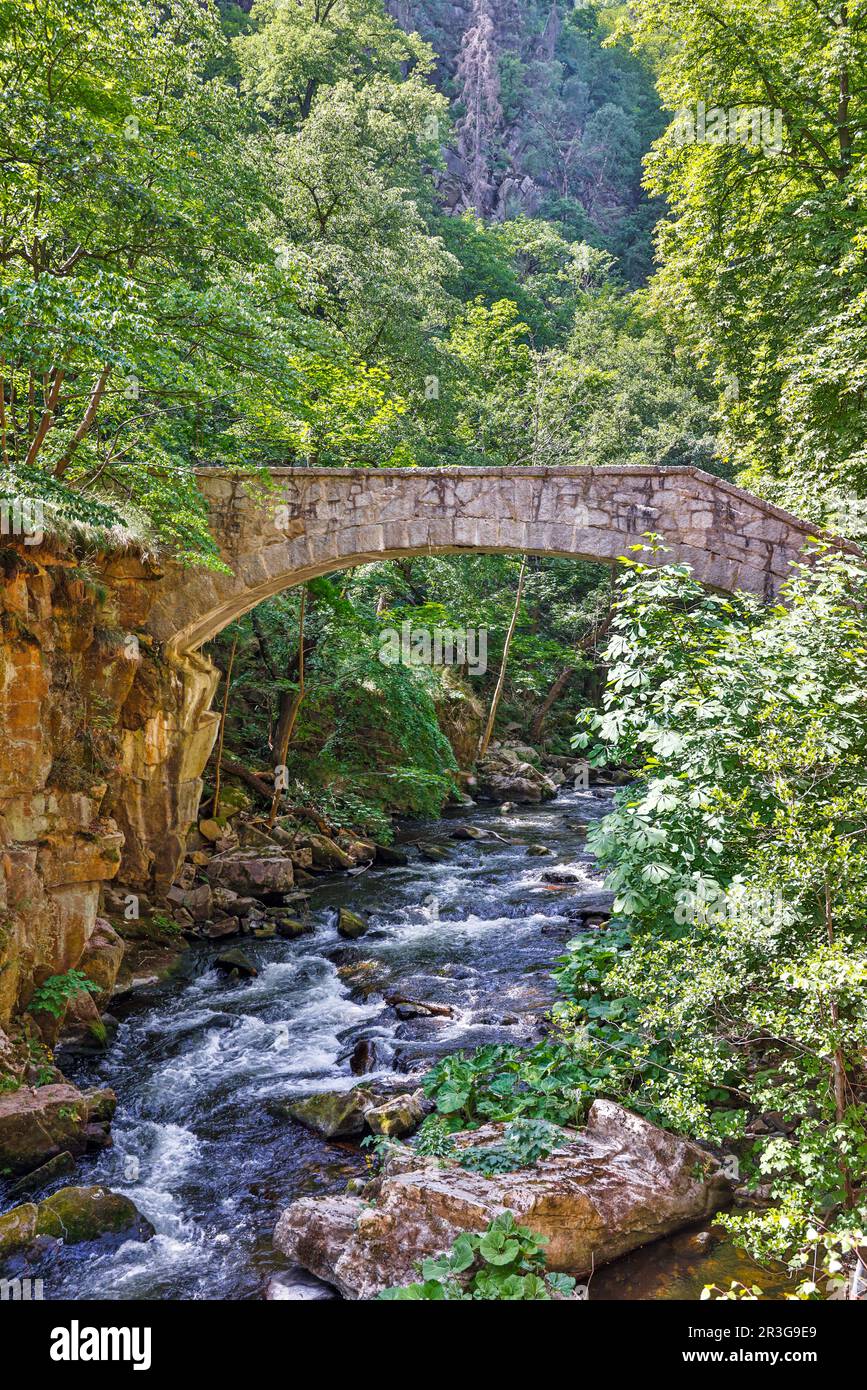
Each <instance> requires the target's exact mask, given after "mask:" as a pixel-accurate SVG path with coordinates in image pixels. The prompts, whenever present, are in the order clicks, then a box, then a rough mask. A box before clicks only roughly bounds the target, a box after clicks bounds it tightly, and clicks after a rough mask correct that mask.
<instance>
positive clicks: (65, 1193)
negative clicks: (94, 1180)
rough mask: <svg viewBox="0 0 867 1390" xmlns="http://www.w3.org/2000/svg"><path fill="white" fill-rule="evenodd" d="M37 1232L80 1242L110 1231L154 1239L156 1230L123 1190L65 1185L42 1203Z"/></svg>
mask: <svg viewBox="0 0 867 1390" xmlns="http://www.w3.org/2000/svg"><path fill="white" fill-rule="evenodd" d="M36 1234H37V1235H39V1236H54V1237H55V1238H56V1239H58V1240H62V1241H63V1242H64V1244H65V1245H76V1244H77V1243H78V1242H79V1241H83V1240H97V1239H98V1238H99V1237H100V1236H107V1235H111V1236H123V1237H124V1239H126V1240H150V1238H151V1236H152V1235H154V1234H155V1231H154V1228H153V1226H152V1225H151V1223H150V1222H149V1221H147V1220H146V1219H145V1217H143V1216H142V1214H141V1212H140V1211H139V1210H138V1207H136V1206H135V1204H134V1203H133V1202H131V1201H130V1199H129V1198H128V1197H124V1196H123V1195H122V1194H121V1193H120V1192H112V1191H111V1190H110V1189H109V1188H107V1187H61V1188H60V1190H59V1192H54V1193H52V1195H51V1196H50V1197H46V1198H45V1201H44V1202H40V1203H39V1207H38V1216H37V1219H36Z"/></svg>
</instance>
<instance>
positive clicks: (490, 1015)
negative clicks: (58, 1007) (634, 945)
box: [29, 789, 750, 1299]
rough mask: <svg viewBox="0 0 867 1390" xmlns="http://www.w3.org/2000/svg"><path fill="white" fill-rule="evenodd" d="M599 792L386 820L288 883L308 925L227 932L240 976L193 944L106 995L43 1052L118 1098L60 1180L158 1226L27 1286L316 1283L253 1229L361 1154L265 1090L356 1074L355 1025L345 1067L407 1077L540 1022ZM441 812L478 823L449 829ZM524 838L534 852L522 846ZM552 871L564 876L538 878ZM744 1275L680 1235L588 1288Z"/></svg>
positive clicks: (241, 1287)
mask: <svg viewBox="0 0 867 1390" xmlns="http://www.w3.org/2000/svg"><path fill="white" fill-rule="evenodd" d="M610 805H611V802H610V792H608V791H603V790H601V789H592V790H590V791H572V790H569V791H566V792H565V793H561V795H560V796H559V797H558V798H557V799H556V801H552V802H548V803H546V804H545V805H543V806H538V807H518V808H515V809H514V810H512V811H510V812H507V813H505V814H503V813H500V811H499V809H498V808H496V807H476V808H474V809H472V810H470V811H464V810H460V811H458V812H456V813H455V814H454V815H451V816H449V817H447V818H446V819H444V820H442V821H437V822H426V823H422V824H414V825H413V826H411V827H406V828H404V831H403V832H402V835H401V839H402V840H403V841H404V842H405V843H406V845H407V853H408V855H409V863H408V865H407V866H406V867H391V868H372V869H370V870H368V871H367V872H365V873H362V874H357V875H344V876H341V877H333V878H328V879H322V880H319V881H318V882H317V883H316V884H315V885H314V886H313V887H312V889H311V890H310V893H309V897H306V898H299V899H297V900H296V901H295V902H294V903H293V910H295V911H297V912H299V913H304V914H307V917H308V920H309V922H310V923H311V924H312V925H313V928H314V930H313V932H312V933H311V934H310V935H307V936H304V937H300V938H298V939H296V940H294V941H284V940H282V939H279V938H275V939H271V940H256V939H253V938H244V939H243V940H242V941H241V942H240V943H239V944H240V945H241V947H242V949H243V951H244V953H245V954H246V955H247V956H248V957H249V959H250V960H251V961H252V962H253V963H254V964H255V966H256V967H257V969H258V972H259V973H258V975H257V977H256V978H253V979H244V980H236V979H229V978H227V977H226V976H225V975H223V974H220V973H219V972H218V971H217V970H215V968H214V965H213V961H214V958H215V956H216V955H218V954H219V951H220V949H221V945H218V944H216V943H207V944H205V943H196V944H195V945H193V946H192V948H191V949H190V950H189V951H188V952H187V953H186V954H185V956H184V958H183V961H182V964H181V966H180V968H179V969H178V970H177V971H175V972H174V973H173V974H172V976H171V977H170V978H168V979H166V980H164V981H162V982H161V983H158V984H154V985H152V986H149V987H147V988H144V989H140V990H137V991H135V992H134V993H133V994H132V995H131V996H129V997H128V998H127V999H124V1000H119V1001H116V1002H115V1003H114V1004H113V1011H114V1012H115V1013H116V1014H117V1015H118V1017H120V1019H121V1023H120V1028H119V1031H118V1034H117V1038H116V1040H115V1041H114V1042H113V1044H112V1045H111V1047H110V1049H109V1051H108V1052H107V1053H106V1054H105V1055H103V1056H101V1057H100V1058H98V1059H95V1060H90V1059H87V1060H84V1059H81V1058H76V1059H69V1060H68V1061H66V1062H63V1065H64V1069H65V1071H66V1072H67V1074H68V1075H69V1076H70V1078H71V1079H72V1080H74V1081H76V1082H77V1083H79V1084H80V1085H82V1086H111V1087H113V1088H114V1090H115V1091H116V1093H117V1095H118V1100H119V1103H118V1109H117V1115H116V1118H115V1122H114V1126H113V1135H114V1147H113V1148H112V1149H109V1150H106V1151H105V1152H104V1153H102V1154H101V1155H99V1156H98V1157H97V1158H96V1159H93V1160H87V1161H83V1162H82V1163H81V1164H80V1165H79V1169H78V1175H77V1176H76V1178H75V1179H74V1180H75V1181H77V1182H85V1183H104V1184H106V1185H108V1186H110V1187H112V1188H113V1189H115V1190H117V1191H121V1192H124V1193H126V1194H127V1195H129V1196H130V1197H131V1198H132V1200H133V1201H134V1202H135V1203H136V1205H137V1206H138V1207H139V1209H140V1210H141V1211H142V1212H143V1213H144V1214H145V1215H146V1216H147V1217H148V1218H149V1220H150V1221H151V1222H152V1224H153V1225H154V1227H155V1228H156V1232H157V1233H156V1235H155V1237H154V1238H153V1239H152V1240H150V1241H148V1242H146V1243H137V1242H133V1241H128V1242H126V1243H125V1244H123V1245H122V1246H121V1247H120V1248H119V1249H110V1248H106V1247H104V1246H100V1245H97V1244H90V1245H83V1246H72V1247H62V1246H58V1247H56V1248H54V1249H53V1250H49V1251H46V1252H45V1253H44V1254H43V1255H42V1256H40V1257H39V1258H38V1259H37V1260H36V1261H34V1262H33V1263H32V1266H31V1268H30V1271H29V1272H30V1273H31V1274H33V1275H41V1276H43V1277H44V1280H45V1288H46V1297H50V1298H80V1299H101V1298H112V1299H154V1298H171V1299H250V1298H254V1299H255V1298H261V1297H263V1296H265V1292H266V1290H267V1289H268V1287H269V1285H270V1287H271V1296H274V1295H275V1291H276V1296H278V1297H294V1298H303V1297H317V1296H326V1295H327V1293H328V1291H327V1290H325V1288H324V1286H321V1285H317V1284H316V1281H313V1280H311V1279H308V1278H306V1277H305V1276H304V1275H303V1274H301V1273H300V1272H299V1271H293V1270H291V1269H287V1264H286V1261H285V1259H284V1258H283V1257H282V1256H281V1255H280V1254H279V1253H278V1252H276V1251H275V1250H274V1248H273V1245H272V1241H271V1234H272V1231H273V1228H274V1225H275V1222H276V1220H277V1217H278V1216H279V1214H280V1212H281V1210H282V1209H283V1208H284V1207H285V1206H287V1205H288V1204H289V1203H290V1202H291V1201H292V1200H293V1199H294V1198H295V1197H298V1196H301V1195H310V1194H315V1193H319V1192H331V1191H339V1190H341V1189H342V1188H343V1187H344V1186H345V1183H346V1181H347V1179H348V1178H349V1177H351V1176H353V1175H355V1174H358V1173H360V1172H363V1171H364V1167H365V1159H364V1157H363V1155H362V1154H361V1153H360V1152H359V1150H358V1149H357V1148H355V1147H353V1146H351V1145H346V1144H336V1143H326V1142H324V1141H323V1140H320V1139H319V1138H317V1137H316V1136H315V1135H313V1134H312V1133H310V1132H308V1131H307V1130H305V1129H304V1128H302V1127H301V1126H300V1125H299V1124H297V1123H295V1122H294V1121H292V1120H290V1119H286V1118H285V1117H283V1116H282V1115H281V1114H280V1113H279V1102H280V1101H281V1100H285V1099H286V1098H288V1097H292V1096H298V1095H300V1094H304V1093H308V1092H315V1091H322V1090H335V1089H338V1088H344V1087H349V1086H351V1085H354V1084H356V1083H357V1081H358V1080H359V1077H358V1076H355V1075H353V1073H352V1071H351V1070H350V1058H351V1056H352V1053H353V1051H354V1049H355V1047H356V1044H357V1043H358V1042H359V1040H366V1042H367V1043H368V1044H370V1045H372V1047H373V1056H374V1062H375V1069H374V1070H373V1071H372V1072H370V1073H369V1074H368V1075H367V1076H366V1078H365V1079H367V1080H371V1081H377V1080H379V1081H383V1082H388V1083H391V1082H394V1081H395V1080H396V1079H397V1078H400V1079H402V1080H404V1081H406V1082H407V1088H408V1089H409V1088H411V1086H412V1085H413V1084H414V1083H415V1081H416V1080H417V1078H418V1076H419V1075H420V1074H421V1073H422V1072H423V1070H424V1069H425V1068H426V1067H427V1066H428V1065H429V1064H430V1062H431V1061H432V1060H433V1059H435V1058H436V1057H437V1056H441V1055H443V1054H444V1053H446V1052H450V1051H456V1050H458V1049H460V1048H463V1049H471V1048H473V1047H477V1046H480V1045H482V1044H483V1043H487V1042H512V1043H518V1044H522V1043H529V1042H532V1041H534V1040H535V1039H536V1038H538V1037H539V1036H541V1034H542V1031H543V1026H544V1025H543V1018H544V1014H545V1012H546V1010H547V1009H548V1008H549V1006H550V1003H551V1001H552V999H553V997H554V990H553V984H552V981H551V979H550V967H551V965H552V963H553V961H554V960H555V959H556V957H557V955H558V954H559V951H560V949H561V947H562V943H563V942H564V941H565V940H567V939H568V937H569V936H570V935H571V934H573V932H574V931H575V929H576V923H575V920H574V917H572V918H570V916H569V915H568V914H569V911H570V908H574V907H575V905H576V900H577V895H579V894H586V893H587V892H588V891H590V890H597V891H598V889H599V888H600V887H601V881H600V876H599V873H598V869H597V867H596V865H595V862H594V860H593V858H592V856H591V855H589V854H588V852H587V850H586V845H585V840H584V833H583V826H584V825H586V824H587V823H588V822H590V821H592V820H594V819H597V818H599V817H600V816H602V815H604V814H605V813H606V812H607V811H608V810H609V809H610ZM458 824H467V825H470V826H473V827H476V828H478V829H480V830H482V831H485V832H488V833H491V834H492V838H489V839H485V840H484V841H482V840H473V839H466V840H465V839H455V838H452V832H453V831H454V830H455V829H456V826H457V825H458ZM540 843H541V844H543V845H545V846H546V847H547V848H548V850H549V851H550V852H549V854H548V855H546V856H538V857H536V856H532V855H528V847H529V846H530V845H533V844H540ZM431 845H433V846H444V847H445V854H444V857H443V858H441V859H440V860H439V861H438V862H431V861H430V860H428V859H426V858H425V857H424V849H425V847H426V846H431ZM552 870H555V871H568V873H569V874H571V875H573V876H574V880H575V881H574V882H573V883H571V884H569V885H568V886H566V887H564V886H559V885H553V884H551V883H550V882H548V881H546V880H547V875H549V874H550V873H551V871H552ZM340 906H346V907H349V908H351V909H352V910H354V911H356V912H360V913H363V914H365V915H368V914H369V917H370V928H369V930H368V932H367V934H366V935H365V936H364V937H363V938H362V939H361V940H359V941H358V942H353V943H348V942H346V941H344V940H343V939H342V938H341V937H340V936H339V935H338V934H337V930H336V923H335V919H336V909H337V908H339V907H340ZM230 944H235V943H230ZM222 946H223V948H224V946H225V943H223V944H222ZM392 992H397V993H399V994H401V995H403V996H405V997H407V998H411V999H421V1000H426V1001H433V1002H438V1003H444V1004H448V1005H449V1006H451V1008H452V1011H453V1016H452V1017H451V1018H445V1017H438V1018H423V1019H421V1018H417V1019H412V1020H409V1021H403V1022H401V1021H400V1020H399V1019H398V1018H397V1016H396V1013H395V1011H394V1009H393V1008H392V1007H390V1006H388V1005H387V1004H386V1002H385V998H384V995H386V994H389V993H392ZM65 1181H66V1182H69V1181H70V1179H69V1178H67V1179H65ZM56 1185H60V1184H56ZM711 1245H712V1251H709V1246H711ZM713 1252H716V1253H713ZM749 1273H750V1271H749V1270H748V1269H746V1270H745V1269H744V1268H743V1267H742V1261H740V1260H739V1259H738V1257H737V1256H735V1254H734V1252H733V1251H731V1250H730V1249H729V1248H728V1247H726V1246H718V1245H715V1244H713V1242H710V1240H709V1238H708V1237H707V1236H706V1235H705V1234H704V1233H701V1232H699V1233H686V1234H684V1235H681V1236H678V1237H675V1238H674V1239H673V1240H669V1241H664V1242H658V1243H657V1245H656V1246H654V1247H650V1248H648V1250H646V1251H639V1252H636V1254H634V1255H632V1256H630V1257H627V1259H626V1260H621V1261H618V1262H617V1264H616V1265H612V1266H610V1267H609V1269H608V1270H602V1271H599V1272H598V1273H597V1275H596V1277H595V1279H594V1281H593V1284H592V1285H591V1298H597V1297H602V1298H626V1299H629V1298H653V1297H682V1298H695V1297H697V1296H698V1294H699V1292H700V1290H701V1287H702V1285H703V1284H704V1283H705V1282H708V1281H709V1280H713V1279H716V1278H719V1277H724V1278H725V1281H726V1283H727V1282H728V1278H734V1277H744V1276H745V1275H746V1274H749Z"/></svg>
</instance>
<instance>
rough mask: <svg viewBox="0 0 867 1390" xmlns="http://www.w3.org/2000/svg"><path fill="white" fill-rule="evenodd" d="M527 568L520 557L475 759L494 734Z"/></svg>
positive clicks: (483, 751) (485, 748) (484, 752)
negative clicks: (519, 566) (494, 685)
mask: <svg viewBox="0 0 867 1390" xmlns="http://www.w3.org/2000/svg"><path fill="white" fill-rule="evenodd" d="M526 568H527V557H526V555H523V556H522V557H521V570H520V573H519V575H518V588H517V592H516V593H515V606H514V608H513V609H512V621H511V622H510V623H509V631H508V632H507V633H506V641H505V644H504V646H503V660H502V661H501V662H500V674H499V675H498V676H497V684H496V688H495V690H494V694H493V697H492V699H491V708H490V710H489V711H488V722H487V723H486V724H485V729H484V733H483V734H482V737H481V738H480V739H479V751H478V753H477V755H476V756H477V758H483V757H484V756H485V754H486V753H487V751H488V744H489V743H490V741H491V734H492V733H493V732H494V720H495V719H496V717H497V707H498V705H499V703H500V696H501V695H502V693H503V686H504V685H505V683H506V665H507V663H508V660H509V648H510V647H511V645H512V638H513V637H514V635H515V626H516V624H517V621H518V610H519V609H520V607H521V595H522V593H523V591H524V572H525V570H526Z"/></svg>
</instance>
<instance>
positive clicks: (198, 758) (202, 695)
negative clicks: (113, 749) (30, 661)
mask: <svg viewBox="0 0 867 1390" xmlns="http://www.w3.org/2000/svg"><path fill="white" fill-rule="evenodd" d="M265 483H266V484H267V485H264V484H263V480H262V479H261V478H258V477H257V475H255V474H253V473H251V474H250V475H249V476H239V475H238V474H237V473H232V472H230V471H227V470H224V469H220V468H208V469H202V470H201V471H200V473H199V485H200V487H201V490H202V492H203V494H204V496H205V498H206V500H207V503H208V507H209V510H210V524H211V528H212V532H213V534H214V536H215V537H216V539H217V541H218V543H219V546H220V551H221V555H222V557H223V559H224V561H225V562H226V565H227V566H228V568H229V571H230V572H229V573H225V574H220V573H215V572H214V571H210V570H204V569H202V570H199V569H192V570H191V569H189V568H187V569H182V568H180V567H177V566H169V567H168V568H167V569H166V571H165V573H163V574H162V575H161V577H160V578H158V579H157V580H156V582H155V583H154V585H153V586H152V592H153V602H152V604H151V606H150V612H149V616H148V618H147V620H146V623H145V624H144V630H145V631H146V632H147V633H148V634H149V636H150V639H151V640H152V642H153V647H154V652H155V654H156V656H157V657H158V664H159V666H160V668H161V675H160V682H159V695H158V697H156V696H152V695H148V696H147V697H146V699H145V700H144V704H145V708H144V709H143V710H142V711H141V716H140V717H139V716H138V715H137V721H136V727H135V728H134V729H133V730H131V731H129V732H125V733H124V740H125V744H126V746H127V749H128V752H127V755H126V757H125V766H124V769H123V771H122V774H121V779H120V781H119V782H118V783H117V787H116V790H115V791H114V794H113V795H112V796H111V798H110V807H111V813H112V815H113V816H114V818H115V819H116V820H117V822H118V824H119V826H120V828H121V830H122V831H123V833H124V837H125V845H124V850H123V857H124V862H123V866H122V868H121V873H120V878H121V880H122V881H124V882H126V883H129V884H132V885H138V886H150V887H154V886H156V888H157V890H159V888H160V886H165V885H166V884H167V883H168V882H170V881H171V877H172V874H173V873H174V870H175V867H176V865H177V864H178V862H179V861H180V858H181V857H182V854H183V847H184V841H185V836H186V833H187V828H188V826H189V825H190V824H191V823H192V822H193V821H194V820H195V818H196V815H197V809H198V804H199V797H200V795H201V788H202V782H201V777H202V773H203V771H204V768H205V765H206V763H207V760H208V757H209V755H210V752H211V749H212V747H213V744H214V740H215V738H216V734H217V728H218V724H219V716H218V715H217V714H216V713H215V712H214V711H213V710H212V709H211V701H212V699H213V695H214V691H215V689H216V685H217V680H218V672H217V670H216V668H215V667H214V666H213V665H212V664H211V662H210V661H208V660H207V658H206V657H205V656H204V655H203V654H202V653H201V652H200V651H199V648H200V647H201V646H202V644H203V643H205V642H207V641H208V639H209V638H211V637H214V636H215V635H216V634H217V633H218V632H219V631H220V630H221V629H222V628H223V627H225V625H226V624H227V623H229V622H231V621H232V619H234V618H236V617H238V616H240V615H241V614H243V613H245V612H247V611H248V610H249V609H251V608H253V607H255V605H256V604H258V603H261V602H262V600H263V599H266V598H268V597H270V596H271V595H273V594H276V593H278V592H280V591H281V590H282V589H286V588H288V587H290V586H292V585H293V584H298V583H301V582H303V581H304V580H306V579H311V578H314V577H315V576H317V575H321V574H326V573H328V572H329V571H333V570H340V569H345V568H348V567H351V566H353V565H359V564H365V563H368V562H371V561H375V560H383V559H387V558H392V557H397V556H409V555H421V554H444V553H453V552H461V551H488V552H497V551H499V552H519V551H525V552H528V553H532V554H537V555H558V556H571V557H573V558H575V559H580V560H594V561H602V562H608V563H614V562H615V561H616V559H617V557H618V556H620V555H623V554H625V553H626V552H627V551H628V548H629V546H630V545H634V544H635V543H636V542H637V541H638V540H639V539H640V537H641V536H642V535H643V534H644V533H645V532H648V531H653V532H657V533H658V534H660V535H661V536H663V537H664V539H665V543H666V545H667V547H668V554H667V556H666V559H670V560H676V561H684V562H688V563H689V564H690V565H692V567H693V571H694V573H695V575H696V578H697V579H698V580H700V581H701V582H702V583H704V584H707V585H708V586H711V587H713V588H716V589H720V590H728V591H730V590H733V589H736V588H741V589H745V590H749V591H751V592H753V593H756V594H758V595H760V596H761V597H763V598H766V599H770V598H772V597H773V595H774V594H775V593H776V591H777V590H778V588H779V586H780V584H781V582H782V580H783V579H784V577H785V574H786V569H787V566H788V564H789V562H790V561H791V560H793V559H795V558H796V557H797V556H798V554H799V552H800V551H801V549H802V547H803V545H804V543H805V542H806V540H807V538H808V536H809V534H810V527H809V526H808V525H807V524H806V523H804V522H802V521H799V520H798V519H797V518H796V517H793V516H790V515H788V514H787V513H786V512H784V511H781V510H780V509H779V508H777V507H774V506H772V505H771V504H770V503H768V502H765V501H762V500H761V499H760V498H758V497H754V496H753V495H751V494H750V493H748V492H745V491H743V490H742V489H740V488H737V487H733V486H732V485H731V484H729V483H726V482H722V481H721V480H720V479H719V478H715V477H713V476H711V475H710V474H707V473H703V472H702V471H701V470H699V469H695V468H656V467H647V468H630V467H622V468H617V467H607V468H581V467H563V468H506V469H504V468H454V469H421V468H420V469H339V468H335V469H312V468H296V469H293V468H275V469H272V470H271V471H270V474H269V477H268V479H266V480H265ZM145 668H146V670H147V668H148V663H147V662H145ZM142 676H143V682H142V683H144V682H145V681H146V680H147V679H150V677H148V676H147V675H146V671H145V672H143V673H142Z"/></svg>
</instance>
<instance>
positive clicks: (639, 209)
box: [386, 0, 661, 279]
mask: <svg viewBox="0 0 867 1390" xmlns="http://www.w3.org/2000/svg"><path fill="white" fill-rule="evenodd" d="M386 7H387V9H388V10H389V11H390V13H391V14H392V16H393V17H394V18H395V20H396V21H397V22H398V23H399V24H400V25H401V26H402V27H403V28H405V29H408V30H417V31H418V32H419V33H420V34H421V35H422V36H423V37H424V38H425V39H427V40H428V42H429V43H431V44H432V46H433V47H434V49H435V50H436V52H437V54H438V55H439V61H438V66H437V72H436V80H437V82H438V85H439V86H440V87H441V89H442V90H443V91H444V92H445V93H446V94H447V95H448V96H449V97H450V98H451V101H452V117H453V121H454V129H453V134H452V138H451V139H450V141H449V144H448V147H447V149H446V154H445V157H446V163H447V168H448V172H447V174H446V175H445V176H444V177H442V178H440V180H439V192H440V197H441V200H442V202H443V205H444V206H445V208H446V209H447V210H448V211H450V212H463V211H468V210H470V211H475V212H477V213H478V214H479V215H480V216H483V217H490V218H494V219H503V218H511V217H516V216H519V215H520V214H522V213H523V214H527V215H529V216H537V215H541V216H544V217H549V218H553V219H555V220H557V221H558V222H560V223H561V224H562V225H563V226H564V228H565V230H566V231H567V233H568V234H570V235H572V236H575V237H577V238H582V239H587V240H590V241H591V242H593V243H594V244H597V245H603V246H605V247H606V248H607V249H609V250H611V251H613V252H614V253H615V254H616V255H618V256H619V257H620V258H621V261H622V266H623V269H624V271H625V273H626V274H627V275H628V276H630V277H631V278H633V279H638V278H640V277H641V275H642V274H644V273H646V270H647V268H648V265H649V236H648V232H649V227H650V225H651V221H652V214H651V212H650V209H649V206H648V205H647V203H646V201H645V200H644V198H643V195H642V192H641V157H642V154H643V152H644V150H646V149H647V147H648V145H649V143H650V141H651V140H652V139H653V138H654V137H655V135H656V134H658V132H659V129H660V128H661V123H660V118H659V115H658V108H657V103H656V98H655V95H654V90H653V84H652V81H651V79H650V77H649V75H648V74H647V73H646V72H645V71H644V70H643V69H642V68H641V67H640V65H639V64H638V63H637V61H635V60H634V59H633V58H632V57H631V56H630V55H629V54H628V53H626V52H625V51H624V50H622V49H620V48H614V49H606V48H603V46H602V45H603V42H604V39H605V37H606V34H605V31H604V30H603V29H602V28H601V26H600V23H599V21H598V19H597V17H596V14H595V12H594V11H593V9H591V8H590V7H589V6H587V7H585V6H582V5H581V4H580V3H573V0H387V5H386Z"/></svg>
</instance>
